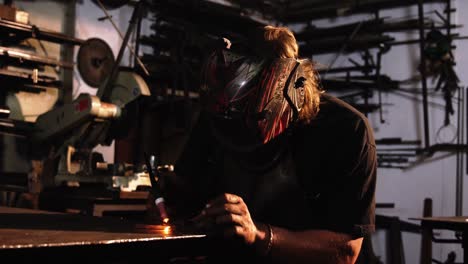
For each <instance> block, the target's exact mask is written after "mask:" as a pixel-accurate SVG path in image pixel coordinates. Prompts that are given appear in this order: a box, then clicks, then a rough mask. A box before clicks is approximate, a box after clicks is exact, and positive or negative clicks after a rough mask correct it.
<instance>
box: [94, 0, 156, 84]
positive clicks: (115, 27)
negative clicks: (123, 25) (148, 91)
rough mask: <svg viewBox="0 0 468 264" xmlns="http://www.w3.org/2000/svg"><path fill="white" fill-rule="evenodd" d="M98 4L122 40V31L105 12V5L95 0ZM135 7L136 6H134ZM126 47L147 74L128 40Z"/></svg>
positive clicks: (99, 0)
mask: <svg viewBox="0 0 468 264" xmlns="http://www.w3.org/2000/svg"><path fill="white" fill-rule="evenodd" d="M97 2H98V4H99V6H100V7H101V9H102V11H103V12H104V14H105V15H106V18H107V19H109V21H110V22H111V24H112V26H113V27H114V29H115V31H117V33H119V36H120V39H122V40H124V35H123V33H122V31H120V29H119V28H118V27H117V25H116V24H115V22H114V20H113V19H112V16H111V15H110V14H109V12H107V9H106V7H105V6H104V5H103V4H102V3H101V0H97ZM135 8H136V7H135ZM138 21H140V18H138ZM125 42H126V44H125V45H127V47H128V49H129V50H130V52H131V53H132V55H133V56H134V57H135V60H136V61H137V62H138V65H140V67H141V69H142V70H143V72H144V73H145V74H146V75H147V76H149V75H150V74H149V72H148V70H147V69H146V67H145V65H144V64H143V62H142V61H141V60H140V58H139V57H138V56H137V54H136V53H135V50H134V49H133V47H132V46H131V45H130V44H129V43H128V40H127V41H125Z"/></svg>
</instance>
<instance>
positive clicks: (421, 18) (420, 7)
mask: <svg viewBox="0 0 468 264" xmlns="http://www.w3.org/2000/svg"><path fill="white" fill-rule="evenodd" d="M423 2H424V1H423V0H419V1H418V15H419V25H423V21H424V7H423ZM424 39H425V35H424V28H423V27H422V26H420V27H419V49H420V56H421V63H422V64H424V63H425V61H424V59H425V56H424V46H425V45H424V44H425V43H424ZM420 72H421V84H422V96H423V118H424V146H425V148H429V146H430V141H429V116H428V106H427V80H426V69H425V67H424V66H423V67H420Z"/></svg>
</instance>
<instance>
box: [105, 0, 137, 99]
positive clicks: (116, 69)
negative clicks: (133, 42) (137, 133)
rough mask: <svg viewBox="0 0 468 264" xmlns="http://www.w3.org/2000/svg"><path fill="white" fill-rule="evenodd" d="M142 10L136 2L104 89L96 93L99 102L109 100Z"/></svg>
mask: <svg viewBox="0 0 468 264" xmlns="http://www.w3.org/2000/svg"><path fill="white" fill-rule="evenodd" d="M141 8H142V2H141V1H140V2H138V3H137V4H136V6H135V7H134V9H133V14H132V17H131V18H130V23H129V25H128V29H127V33H126V34H125V36H124V38H123V41H122V45H121V46H120V50H119V54H118V55H117V59H116V60H115V64H114V65H113V67H112V71H111V73H110V74H109V78H108V79H107V82H106V84H105V86H104V89H103V90H102V91H101V90H100V91H98V96H99V97H100V98H101V100H103V101H106V100H108V99H109V97H110V94H111V91H112V85H114V81H115V79H116V78H117V75H118V72H119V67H120V65H119V64H120V61H122V57H123V54H124V51H125V46H127V43H128V40H129V38H130V35H131V34H132V31H133V29H134V27H135V24H136V22H137V18H138V17H140V12H141Z"/></svg>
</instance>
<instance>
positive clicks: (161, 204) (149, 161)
mask: <svg viewBox="0 0 468 264" xmlns="http://www.w3.org/2000/svg"><path fill="white" fill-rule="evenodd" d="M144 156H145V162H146V167H147V170H148V174H149V178H150V182H151V194H152V196H153V198H154V203H155V204H156V207H157V208H158V210H159V215H160V217H161V220H162V222H163V223H164V224H167V223H168V222H169V216H168V214H167V211H166V204H165V201H164V197H163V195H162V192H161V188H160V186H159V183H158V181H156V177H157V176H159V175H158V169H157V168H158V165H157V164H156V157H155V156H154V155H151V156H150V157H148V156H147V155H146V153H144Z"/></svg>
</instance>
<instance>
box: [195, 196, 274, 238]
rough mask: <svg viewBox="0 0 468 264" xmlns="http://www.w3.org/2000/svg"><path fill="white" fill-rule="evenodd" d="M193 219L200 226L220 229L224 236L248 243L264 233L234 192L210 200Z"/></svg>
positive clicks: (261, 236)
mask: <svg viewBox="0 0 468 264" xmlns="http://www.w3.org/2000/svg"><path fill="white" fill-rule="evenodd" d="M193 220H194V221H195V223H197V224H198V225H199V226H200V227H202V228H209V227H213V228H215V229H216V230H218V229H220V230H222V233H223V234H224V236H225V237H229V238H235V237H237V238H240V239H242V240H243V241H244V242H245V243H246V244H248V245H252V244H254V243H255V242H256V241H257V239H263V238H264V235H265V234H264V232H261V231H259V230H258V229H257V226H256V225H255V223H254V221H253V220H252V218H251V216H250V213H249V209H248V208H247V205H246V204H245V203H244V201H243V200H242V198H241V197H239V196H237V195H234V194H229V193H225V194H223V195H221V196H219V197H217V198H215V199H214V200H212V201H210V202H209V203H208V204H207V205H206V207H205V209H203V211H202V212H201V213H200V214H199V215H198V216H196V217H195V218H194V219H193Z"/></svg>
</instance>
